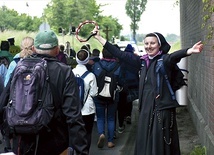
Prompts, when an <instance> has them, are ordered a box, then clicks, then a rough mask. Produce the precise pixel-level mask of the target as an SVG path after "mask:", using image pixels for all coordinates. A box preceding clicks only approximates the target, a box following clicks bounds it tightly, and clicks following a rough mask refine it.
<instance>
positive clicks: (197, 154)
mask: <svg viewBox="0 0 214 155" xmlns="http://www.w3.org/2000/svg"><path fill="white" fill-rule="evenodd" d="M206 154H207V153H206V147H205V146H200V145H197V146H195V148H194V149H193V150H192V152H191V153H190V155H206Z"/></svg>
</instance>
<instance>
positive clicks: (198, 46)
mask: <svg viewBox="0 0 214 155" xmlns="http://www.w3.org/2000/svg"><path fill="white" fill-rule="evenodd" d="M203 46H204V45H203V43H202V41H199V42H197V43H196V44H195V45H193V46H192V47H191V48H190V49H188V50H187V54H188V55H190V54H193V53H200V52H201V51H202V50H203Z"/></svg>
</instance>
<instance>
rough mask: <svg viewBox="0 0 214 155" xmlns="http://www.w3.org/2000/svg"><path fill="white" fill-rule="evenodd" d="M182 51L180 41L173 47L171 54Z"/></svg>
mask: <svg viewBox="0 0 214 155" xmlns="http://www.w3.org/2000/svg"><path fill="white" fill-rule="evenodd" d="M180 49H181V42H180V41H178V42H176V43H175V44H173V45H171V48H170V51H169V53H172V52H175V51H177V50H180Z"/></svg>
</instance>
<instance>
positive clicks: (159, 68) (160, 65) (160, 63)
mask: <svg viewBox="0 0 214 155" xmlns="http://www.w3.org/2000/svg"><path fill="white" fill-rule="evenodd" d="M163 57H164V55H162V56H161V58H160V59H158V61H157V64H156V73H157V94H158V95H157V97H158V96H159V95H160V73H161V74H162V75H163V76H164V79H165V81H166V84H167V87H168V89H169V91H170V94H171V97H172V99H173V100H175V99H176V98H175V93H174V91H173V90H172V87H171V85H170V82H169V78H168V76H167V74H166V70H165V67H164V64H163Z"/></svg>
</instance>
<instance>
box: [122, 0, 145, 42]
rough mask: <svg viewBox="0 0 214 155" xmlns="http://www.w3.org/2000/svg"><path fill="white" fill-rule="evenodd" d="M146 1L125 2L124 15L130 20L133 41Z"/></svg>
mask: <svg viewBox="0 0 214 155" xmlns="http://www.w3.org/2000/svg"><path fill="white" fill-rule="evenodd" d="M146 3H147V0H127V1H126V6H125V9H126V14H127V15H128V16H129V17H130V19H131V25H130V27H131V30H132V31H133V39H134V40H135V39H136V38H135V34H136V30H138V28H139V26H138V24H137V23H138V22H139V21H140V17H141V15H142V13H143V12H144V11H145V8H146Z"/></svg>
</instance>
